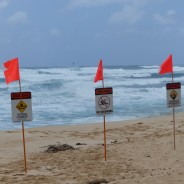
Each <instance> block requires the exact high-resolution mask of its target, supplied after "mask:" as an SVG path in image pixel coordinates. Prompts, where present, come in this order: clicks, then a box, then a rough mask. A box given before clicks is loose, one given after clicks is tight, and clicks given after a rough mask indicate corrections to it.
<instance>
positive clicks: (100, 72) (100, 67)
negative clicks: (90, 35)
mask: <svg viewBox="0 0 184 184" xmlns="http://www.w3.org/2000/svg"><path fill="white" fill-rule="evenodd" d="M103 79H104V78H103V65H102V59H100V62H99V64H98V69H97V72H96V76H95V78H94V82H98V81H99V80H103Z"/></svg>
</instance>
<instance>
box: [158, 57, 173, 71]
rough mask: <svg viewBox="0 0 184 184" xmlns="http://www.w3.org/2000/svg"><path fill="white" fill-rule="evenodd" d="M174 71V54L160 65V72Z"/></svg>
mask: <svg viewBox="0 0 184 184" xmlns="http://www.w3.org/2000/svg"><path fill="white" fill-rule="evenodd" d="M165 73H173V65H172V54H170V55H169V57H168V58H167V59H166V60H165V61H164V62H163V63H162V65H161V66H160V71H159V74H165Z"/></svg>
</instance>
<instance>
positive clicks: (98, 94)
mask: <svg viewBox="0 0 184 184" xmlns="http://www.w3.org/2000/svg"><path fill="white" fill-rule="evenodd" d="M112 94H113V90H112V88H96V89H95V101H96V113H97V114H104V113H111V112H113V98H112Z"/></svg>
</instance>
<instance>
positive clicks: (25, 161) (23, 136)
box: [19, 80, 27, 173]
mask: <svg viewBox="0 0 184 184" xmlns="http://www.w3.org/2000/svg"><path fill="white" fill-rule="evenodd" d="M19 87H20V92H21V83H20V80H19ZM22 138H23V147H24V170H25V173H27V158H26V143H25V133H24V121H22Z"/></svg>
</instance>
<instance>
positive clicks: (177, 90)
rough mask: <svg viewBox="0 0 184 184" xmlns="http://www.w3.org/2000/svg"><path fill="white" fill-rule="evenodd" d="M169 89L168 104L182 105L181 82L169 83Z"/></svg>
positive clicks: (167, 86) (170, 105) (171, 105)
mask: <svg viewBox="0 0 184 184" xmlns="http://www.w3.org/2000/svg"><path fill="white" fill-rule="evenodd" d="M166 89H167V106H168V107H178V106H180V105H181V83H180V82H177V83H168V84H166Z"/></svg>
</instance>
